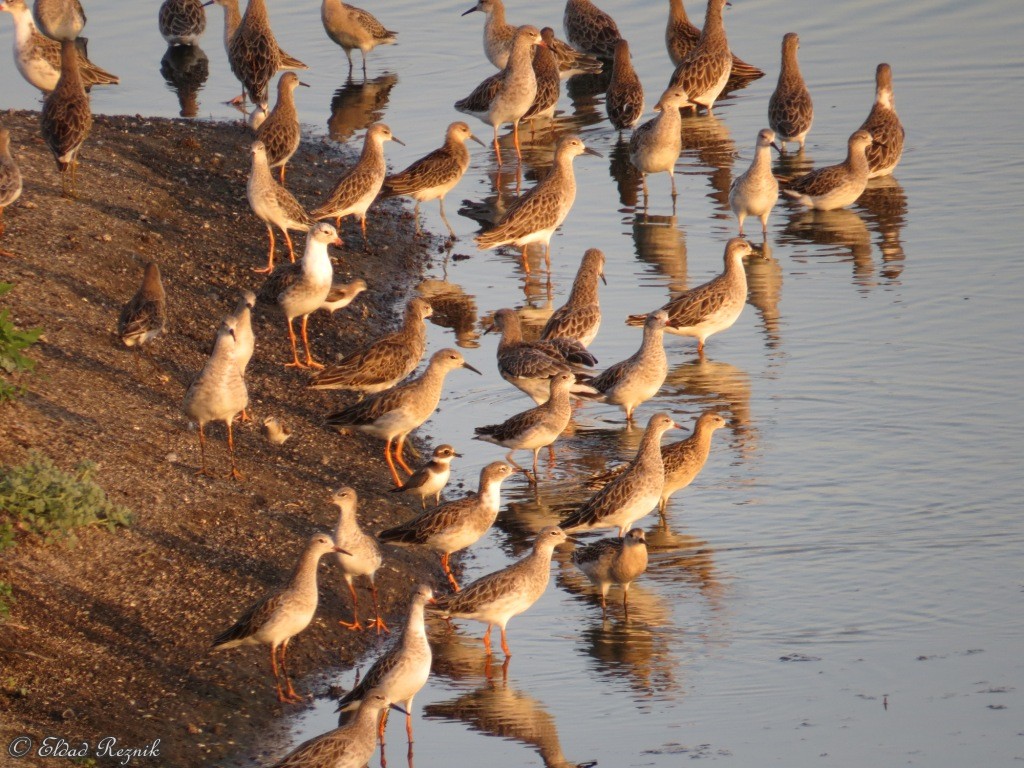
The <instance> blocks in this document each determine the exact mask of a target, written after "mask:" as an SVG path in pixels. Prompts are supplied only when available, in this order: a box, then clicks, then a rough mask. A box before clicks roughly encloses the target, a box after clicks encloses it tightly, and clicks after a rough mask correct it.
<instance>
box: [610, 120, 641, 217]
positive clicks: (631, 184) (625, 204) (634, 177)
mask: <svg viewBox="0 0 1024 768" xmlns="http://www.w3.org/2000/svg"><path fill="white" fill-rule="evenodd" d="M610 156H611V162H610V163H609V165H608V173H609V174H611V177H612V179H614V180H615V187H616V188H617V189H618V190H619V202H620V203H622V209H620V211H619V212H620V213H632V212H634V211H636V207H637V202H638V201H639V199H640V186H641V184H642V182H643V177H642V175H641V174H640V171H638V170H637V169H636V166H635V165H633V163H631V162H630V160H629V142H628V141H627V140H626V139H625V138H623V136H622V134H621V133H620V134H619V138H618V139H617V140H616V142H615V146H613V147H612V150H611V153H610Z"/></svg>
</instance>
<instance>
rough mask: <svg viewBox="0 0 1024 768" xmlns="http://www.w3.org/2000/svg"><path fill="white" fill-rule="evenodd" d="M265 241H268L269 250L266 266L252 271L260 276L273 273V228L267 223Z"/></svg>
mask: <svg viewBox="0 0 1024 768" xmlns="http://www.w3.org/2000/svg"><path fill="white" fill-rule="evenodd" d="M267 239H268V240H270V249H269V250H268V251H267V266H265V267H262V268H255V269H253V272H258V273H259V274H261V275H266V274H269V273H270V272H273V271H274V228H273V227H272V226H270V224H269V223H268V224H267Z"/></svg>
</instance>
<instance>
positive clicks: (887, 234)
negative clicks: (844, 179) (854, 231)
mask: <svg viewBox="0 0 1024 768" xmlns="http://www.w3.org/2000/svg"><path fill="white" fill-rule="evenodd" d="M857 208H859V209H861V210H863V211H864V215H865V218H866V219H867V222H868V228H869V229H870V230H871V231H873V232H877V233H878V235H879V242H878V247H879V248H880V249H881V251H882V266H881V270H880V274H881V276H882V277H883V278H884V279H885V280H886V281H888V282H891V283H897V282H898V281H899V278H900V275H901V274H903V262H904V260H905V258H906V256H905V255H904V253H903V240H902V235H903V226H904V224H906V221H907V194H906V192H904V191H903V187H902V186H900V183H899V182H898V181H896V179H894V178H893V177H892V176H882V177H881V178H878V179H871V181H869V182H868V188H867V189H865V190H864V194H862V195H861V196H860V199H859V200H857Z"/></svg>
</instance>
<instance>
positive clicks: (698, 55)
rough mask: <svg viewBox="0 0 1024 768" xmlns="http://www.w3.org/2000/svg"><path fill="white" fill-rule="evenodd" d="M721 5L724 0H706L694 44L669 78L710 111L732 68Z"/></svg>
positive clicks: (696, 102)
mask: <svg viewBox="0 0 1024 768" xmlns="http://www.w3.org/2000/svg"><path fill="white" fill-rule="evenodd" d="M724 5H725V0H709V2H708V8H707V13H706V15H705V18H704V28H703V29H702V30H701V32H700V39H699V40H698V41H697V46H696V47H695V48H694V49H693V50H692V51H690V52H689V53H688V54H687V55H686V58H684V59H683V60H682V61H680V62H679V64H678V65H677V66H676V69H675V71H674V72H673V73H672V77H671V79H670V80H669V85H670V86H676V87H681V88H682V89H683V90H684V91H686V93H687V95H688V96H689V97H690V101H692V102H693V103H695V104H699V105H700V106H702V107H706V108H707V110H708V111H709V112H710V111H711V109H712V107H713V106H714V104H715V99H717V98H718V96H719V94H721V92H722V91H723V90H724V89H725V84H726V83H727V82H728V80H729V73H730V72H731V71H732V53H731V52H730V50H729V41H728V39H727V38H726V35H725V24H724V23H723V21H722V7H723V6H724Z"/></svg>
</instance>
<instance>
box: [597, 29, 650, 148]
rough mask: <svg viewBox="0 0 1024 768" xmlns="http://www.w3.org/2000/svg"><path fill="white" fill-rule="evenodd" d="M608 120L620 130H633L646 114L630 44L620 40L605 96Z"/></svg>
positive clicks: (641, 86)
mask: <svg viewBox="0 0 1024 768" xmlns="http://www.w3.org/2000/svg"><path fill="white" fill-rule="evenodd" d="M605 107H606V109H607V111H608V119H609V120H610V121H611V124H612V125H613V126H615V128H617V129H618V130H620V131H621V130H624V129H626V128H632V127H633V126H634V125H636V123H637V121H638V120H640V118H641V117H642V116H643V114H644V86H643V84H642V83H641V82H640V77H639V75H637V73H636V70H635V69H633V61H632V59H631V57H630V54H629V43H628V42H626V41H625V40H619V42H617V43H616V44H615V60H614V61H613V62H612V79H611V82H610V83H609V84H608V91H607V93H606V96H605Z"/></svg>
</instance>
